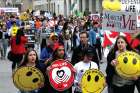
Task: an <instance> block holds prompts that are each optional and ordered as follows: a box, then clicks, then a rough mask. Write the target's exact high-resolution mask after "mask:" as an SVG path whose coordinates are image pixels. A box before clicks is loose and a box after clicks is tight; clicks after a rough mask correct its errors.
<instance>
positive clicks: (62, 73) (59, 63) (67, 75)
mask: <svg viewBox="0 0 140 93" xmlns="http://www.w3.org/2000/svg"><path fill="white" fill-rule="evenodd" d="M73 69H74V68H73V66H72V65H71V63H70V62H68V61H67V60H63V59H59V60H56V61H54V62H53V63H52V64H51V66H50V67H49V71H48V76H49V81H50V83H51V85H52V87H53V88H54V89H56V90H57V91H64V90H66V89H68V88H70V87H71V86H72V84H73V82H74V72H73Z"/></svg>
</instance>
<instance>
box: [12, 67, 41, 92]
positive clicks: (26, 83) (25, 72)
mask: <svg viewBox="0 0 140 93" xmlns="http://www.w3.org/2000/svg"><path fill="white" fill-rule="evenodd" d="M13 82H14V85H15V86H16V87H17V88H18V89H20V90H24V91H31V90H35V89H38V88H39V87H40V86H41V85H43V84H44V76H43V74H42V73H41V72H40V70H38V69H37V68H35V67H21V68H19V69H17V70H16V71H15V73H14V74H13Z"/></svg>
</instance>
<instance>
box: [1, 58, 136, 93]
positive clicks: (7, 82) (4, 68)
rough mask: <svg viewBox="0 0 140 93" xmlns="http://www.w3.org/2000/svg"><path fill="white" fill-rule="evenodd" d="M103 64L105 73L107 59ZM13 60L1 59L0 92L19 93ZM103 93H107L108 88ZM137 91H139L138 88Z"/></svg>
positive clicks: (102, 68)
mask: <svg viewBox="0 0 140 93" xmlns="http://www.w3.org/2000/svg"><path fill="white" fill-rule="evenodd" d="M102 62H104V63H103V64H101V71H102V72H103V73H104V74H105V68H106V59H105V58H104V59H103V61H102ZM11 64H12V62H10V61H8V60H0V93H18V89H17V88H16V87H15V86H14V85H13V82H12V71H11ZM102 93H107V88H105V89H104V91H103V92H102ZM135 93H138V92H137V90H136V91H135Z"/></svg>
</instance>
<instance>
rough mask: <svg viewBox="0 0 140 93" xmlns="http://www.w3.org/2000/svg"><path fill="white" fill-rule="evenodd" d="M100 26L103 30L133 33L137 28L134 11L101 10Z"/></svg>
mask: <svg viewBox="0 0 140 93" xmlns="http://www.w3.org/2000/svg"><path fill="white" fill-rule="evenodd" d="M102 27H103V29H104V30H110V31H112V30H114V31H117V32H129V33H133V32H135V31H136V29H137V28H136V27H137V23H136V13H133V12H125V11H117V12H113V11H103V24H102Z"/></svg>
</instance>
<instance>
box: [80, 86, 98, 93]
mask: <svg viewBox="0 0 140 93" xmlns="http://www.w3.org/2000/svg"><path fill="white" fill-rule="evenodd" d="M83 88H84V90H85V91H86V92H88V93H96V92H98V91H99V90H101V88H98V89H97V90H95V91H89V90H87V89H86V86H84V87H83Z"/></svg>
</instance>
